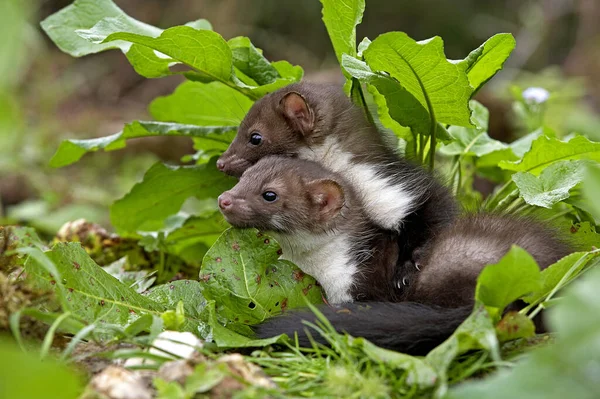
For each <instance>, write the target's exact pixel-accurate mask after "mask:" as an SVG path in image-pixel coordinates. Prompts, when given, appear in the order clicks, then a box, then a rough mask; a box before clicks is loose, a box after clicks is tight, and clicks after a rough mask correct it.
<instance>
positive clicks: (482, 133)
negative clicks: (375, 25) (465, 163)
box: [440, 100, 508, 157]
mask: <svg viewBox="0 0 600 399" xmlns="http://www.w3.org/2000/svg"><path fill="white" fill-rule="evenodd" d="M469 106H470V108H471V110H472V111H473V116H472V120H473V121H474V122H475V125H476V126H477V127H476V128H466V127H462V126H450V128H449V129H448V133H450V135H451V136H452V138H453V139H454V140H453V141H452V142H451V143H450V144H448V145H445V146H443V147H442V148H440V152H441V153H442V154H444V155H460V156H463V157H464V156H475V157H481V156H483V155H486V154H489V153H491V152H494V151H498V150H502V149H505V148H507V147H508V146H507V145H506V144H504V143H502V142H500V141H498V140H494V139H492V138H491V137H490V136H489V135H488V133H487V130H488V119H489V113H488V110H487V108H485V107H484V106H483V105H482V104H481V103H479V102H477V101H475V100H471V101H470V102H469Z"/></svg>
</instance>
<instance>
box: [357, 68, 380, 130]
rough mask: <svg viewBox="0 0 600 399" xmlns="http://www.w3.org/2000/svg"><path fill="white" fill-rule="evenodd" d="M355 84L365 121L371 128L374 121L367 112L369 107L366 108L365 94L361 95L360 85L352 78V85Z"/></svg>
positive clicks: (369, 112)
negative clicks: (365, 117)
mask: <svg viewBox="0 0 600 399" xmlns="http://www.w3.org/2000/svg"><path fill="white" fill-rule="evenodd" d="M354 83H356V84H357V85H358V86H357V87H358V95H359V96H360V102H361V104H362V107H363V110H364V111H365V114H366V116H367V120H368V121H369V123H370V124H371V125H373V126H375V120H374V119H373V115H371V111H369V107H368V106H367V100H366V99H365V94H364V93H363V89H362V85H361V84H360V82H359V81H358V79H356V78H352V85H354Z"/></svg>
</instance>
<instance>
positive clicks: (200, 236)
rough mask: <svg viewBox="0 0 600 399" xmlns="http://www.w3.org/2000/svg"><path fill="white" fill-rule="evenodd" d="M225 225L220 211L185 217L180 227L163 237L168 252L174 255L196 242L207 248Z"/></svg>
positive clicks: (226, 225)
mask: <svg viewBox="0 0 600 399" xmlns="http://www.w3.org/2000/svg"><path fill="white" fill-rule="evenodd" d="M227 227H228V224H227V222H226V221H225V219H224V218H223V215H222V214H221V212H213V213H211V214H208V215H203V216H194V217H191V218H189V219H187V220H186V221H185V223H184V224H183V225H182V226H181V227H180V228H178V229H175V230H173V231H172V232H170V233H169V234H168V235H167V236H166V237H165V244H166V245H167V247H168V248H169V252H171V253H174V254H176V255H180V254H182V253H183V252H184V251H185V250H186V249H188V248H190V247H192V246H195V245H198V244H202V245H204V246H206V248H207V249H208V248H210V247H211V246H212V245H213V244H214V243H215V241H216V240H217V238H219V236H220V235H221V234H222V233H223V231H224V230H225V229H226V228H227ZM198 260H200V259H198Z"/></svg>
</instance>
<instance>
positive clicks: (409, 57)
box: [364, 32, 473, 129]
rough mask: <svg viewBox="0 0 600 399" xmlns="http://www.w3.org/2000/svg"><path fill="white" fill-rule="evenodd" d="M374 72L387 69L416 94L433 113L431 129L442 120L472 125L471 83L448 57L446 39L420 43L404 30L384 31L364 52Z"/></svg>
mask: <svg viewBox="0 0 600 399" xmlns="http://www.w3.org/2000/svg"><path fill="white" fill-rule="evenodd" d="M364 57H365V60H366V61H367V64H368V65H369V66H370V67H371V69H372V70H374V71H385V72H387V73H389V74H390V75H391V77H392V78H394V79H396V80H397V81H398V82H400V84H401V85H402V87H403V88H404V89H405V90H406V91H408V92H409V93H410V94H411V95H413V96H414V97H415V98H416V99H417V100H418V102H419V103H420V104H421V106H422V107H423V108H425V109H426V110H427V111H428V113H429V116H430V123H429V128H430V129H432V128H434V126H432V123H433V122H434V121H438V122H441V123H446V124H450V125H458V126H466V127H472V126H473V125H472V124H471V121H470V116H471V112H470V110H469V104H468V103H469V99H470V98H471V95H472V94H473V88H472V87H471V86H470V85H469V81H468V79H467V75H466V73H465V68H464V66H460V65H456V64H452V63H451V62H449V61H448V60H446V58H445V56H444V48H443V42H442V39H441V38H439V37H433V38H431V39H429V40H425V41H422V42H416V41H414V40H413V39H411V38H410V37H408V35H406V34H405V33H402V32H389V33H384V34H383V35H381V36H379V37H378V38H377V39H375V40H373V42H372V43H371V44H370V45H369V48H367V49H366V50H365V51H364Z"/></svg>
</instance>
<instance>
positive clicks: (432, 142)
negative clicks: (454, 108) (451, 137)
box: [429, 125, 437, 170]
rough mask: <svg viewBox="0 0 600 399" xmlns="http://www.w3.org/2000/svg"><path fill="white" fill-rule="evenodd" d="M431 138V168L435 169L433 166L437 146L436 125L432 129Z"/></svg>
mask: <svg viewBox="0 0 600 399" xmlns="http://www.w3.org/2000/svg"><path fill="white" fill-rule="evenodd" d="M430 134H431V138H430V142H429V169H431V170H433V166H434V163H435V146H436V144H437V142H436V137H435V125H434V126H433V128H432V129H431V132H430Z"/></svg>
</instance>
